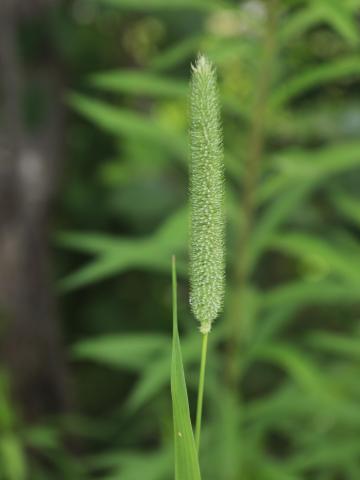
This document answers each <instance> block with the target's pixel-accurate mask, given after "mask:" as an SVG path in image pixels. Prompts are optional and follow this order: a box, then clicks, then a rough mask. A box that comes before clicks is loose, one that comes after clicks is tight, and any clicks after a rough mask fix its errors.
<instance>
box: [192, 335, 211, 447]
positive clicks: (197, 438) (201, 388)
mask: <svg viewBox="0 0 360 480" xmlns="http://www.w3.org/2000/svg"><path fill="white" fill-rule="evenodd" d="M208 336H209V334H208V333H204V334H203V335H202V347H201V362H200V375H199V390H198V399H197V407H196V425H195V444H196V449H197V451H198V452H199V448H200V433H201V419H202V410H203V399H204V385H205V370H206V356H207V345H208Z"/></svg>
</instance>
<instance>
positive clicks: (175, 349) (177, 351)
mask: <svg viewBox="0 0 360 480" xmlns="http://www.w3.org/2000/svg"><path fill="white" fill-rule="evenodd" d="M172 282H173V343H172V359H171V397H172V405H173V420H174V445H175V480H201V475H200V467H199V461H198V456H197V452H196V448H195V440H194V434H193V430H192V425H191V419H190V410H189V400H188V396H187V390H186V382H185V374H184V367H183V362H182V354H181V347H180V339H179V331H178V322H177V293H176V290H177V286H176V265H175V257H173V258H172Z"/></svg>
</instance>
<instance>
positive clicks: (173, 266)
mask: <svg viewBox="0 0 360 480" xmlns="http://www.w3.org/2000/svg"><path fill="white" fill-rule="evenodd" d="M171 276H172V312H173V325H174V328H175V326H176V328H177V324H178V317H177V280H176V257H175V255H173V256H172V257H171Z"/></svg>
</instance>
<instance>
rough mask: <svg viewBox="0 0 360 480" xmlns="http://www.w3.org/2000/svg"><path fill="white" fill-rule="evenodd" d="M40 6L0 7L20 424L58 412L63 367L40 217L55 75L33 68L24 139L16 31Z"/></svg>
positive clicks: (0, 207) (0, 156) (6, 244)
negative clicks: (37, 120)
mask: <svg viewBox="0 0 360 480" xmlns="http://www.w3.org/2000/svg"><path fill="white" fill-rule="evenodd" d="M45 4H46V2H45V0H43V1H40V0H36V1H34V0H32V1H30V0H24V1H20V0H16V1H15V0H1V3H0V88H1V108H0V112H1V125H2V129H1V130H2V131H1V136H0V272H1V275H0V312H1V313H0V315H1V317H0V318H1V332H0V335H1V337H0V338H1V353H2V360H3V362H4V364H5V365H6V367H7V368H8V369H9V371H10V375H11V381H12V386H13V392H14V397H15V399H16V401H17V402H18V404H19V405H20V407H21V411H22V414H23V415H24V417H25V418H26V419H27V420H33V419H36V418H38V417H39V416H42V415H44V414H49V413H57V412H62V411H64V409H65V408H66V404H67V401H66V385H65V383H66V382H65V366H64V359H63V353H62V348H61V335H60V332H59V324H58V321H57V317H56V309H55V303H54V295H53V292H52V280H51V271H50V268H49V247H48V238H47V237H48V217H49V210H50V206H51V199H52V197H53V194H54V190H55V188H56V178H57V177H58V170H59V168H58V167H59V160H60V158H61V154H60V152H61V148H60V147H61V134H62V119H63V112H62V106H61V103H60V98H61V95H60V92H59V90H60V86H59V85H58V78H59V76H58V72H56V71H55V70H54V69H53V67H52V66H51V64H47V65H46V66H45V67H44V68H42V69H41V71H42V73H41V78H39V79H38V81H39V82H41V89H42V92H43V94H44V95H46V98H47V100H49V102H48V103H49V108H48V111H47V113H46V119H45V121H43V122H42V123H43V124H42V125H41V127H40V128H37V131H36V132H35V133H34V132H33V131H32V133H31V134H29V131H28V130H29V129H28V128H27V127H26V125H25V121H24V117H25V115H24V112H23V95H24V83H25V82H24V72H23V66H22V62H21V58H20V55H19V52H18V42H17V30H18V24H19V22H20V20H21V19H22V17H23V16H24V15H27V14H29V12H30V14H31V15H37V14H40V13H42V14H43V13H44V12H43V9H44V8H46V5H45Z"/></svg>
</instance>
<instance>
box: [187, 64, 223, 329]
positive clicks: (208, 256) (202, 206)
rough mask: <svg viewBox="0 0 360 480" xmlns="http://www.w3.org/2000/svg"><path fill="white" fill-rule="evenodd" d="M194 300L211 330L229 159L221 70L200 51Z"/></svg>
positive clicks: (195, 89) (194, 116)
mask: <svg viewBox="0 0 360 480" xmlns="http://www.w3.org/2000/svg"><path fill="white" fill-rule="evenodd" d="M190 117H191V130H190V144H191V162H190V215H191V225H190V232H191V233H190V236H191V239H190V303H191V308H192V311H193V313H194V315H195V317H196V318H197V320H198V321H199V322H200V331H201V332H202V333H204V334H205V333H208V332H209V331H210V329H211V324H212V322H213V321H214V320H215V318H216V317H217V315H218V314H219V312H220V310H221V308H222V304H223V297H224V277H225V258H224V257H225V254H224V229H225V212H224V159H223V146H222V129H221V121H220V106H219V99H218V90H217V78H216V72H215V68H214V66H213V65H212V63H211V62H210V61H209V60H208V59H207V58H206V57H204V56H202V55H200V56H199V57H198V59H197V61H196V63H195V65H193V67H192V79H191V102H190Z"/></svg>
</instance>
